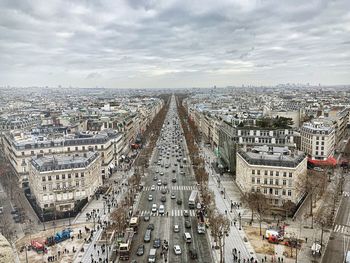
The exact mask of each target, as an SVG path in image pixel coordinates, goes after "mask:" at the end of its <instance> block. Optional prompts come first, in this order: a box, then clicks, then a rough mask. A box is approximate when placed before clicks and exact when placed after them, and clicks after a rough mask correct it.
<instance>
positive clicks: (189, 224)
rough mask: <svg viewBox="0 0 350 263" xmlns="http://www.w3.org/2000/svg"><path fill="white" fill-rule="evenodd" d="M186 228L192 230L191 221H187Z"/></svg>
mask: <svg viewBox="0 0 350 263" xmlns="http://www.w3.org/2000/svg"><path fill="white" fill-rule="evenodd" d="M185 227H186V228H191V222H190V221H189V220H186V221H185Z"/></svg>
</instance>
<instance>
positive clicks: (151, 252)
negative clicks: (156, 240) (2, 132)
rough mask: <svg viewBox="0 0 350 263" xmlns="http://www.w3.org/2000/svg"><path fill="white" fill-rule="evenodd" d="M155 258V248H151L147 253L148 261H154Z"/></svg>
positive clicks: (150, 262)
mask: <svg viewBox="0 0 350 263" xmlns="http://www.w3.org/2000/svg"><path fill="white" fill-rule="evenodd" d="M156 259H157V250H156V249H155V248H151V249H150V251H149V254H148V262H149V263H152V262H156Z"/></svg>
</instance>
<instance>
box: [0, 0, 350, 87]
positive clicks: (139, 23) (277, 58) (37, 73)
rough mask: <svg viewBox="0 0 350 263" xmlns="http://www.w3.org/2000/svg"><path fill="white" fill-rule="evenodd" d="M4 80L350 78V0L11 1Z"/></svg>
mask: <svg viewBox="0 0 350 263" xmlns="http://www.w3.org/2000/svg"><path fill="white" fill-rule="evenodd" d="M0 7H1V16H0V25H1V27H0V34H1V36H2V37H1V39H0V50H1V52H0V61H1V62H0V72H1V73H0V76H1V78H0V86H7V85H10V86H59V85H62V86H66V87H67V86H73V87H81V88H88V87H96V86H97V87H106V88H167V87H169V88H180V87H211V86H214V85H216V86H231V85H234V86H241V85H242V84H246V85H249V84H251V85H257V86H259V85H276V84H279V83H312V84H315V85H318V83H321V85H332V84H334V85H338V84H340V85H342V84H349V83H350V74H349V72H350V64H349V61H350V60H349V58H350V48H349V45H350V40H349V38H348V35H349V34H348V33H349V31H350V15H349V13H348V12H347V10H349V9H350V2H348V1H346V0H341V1H308V3H304V1H283V3H282V2H275V1H220V2H218V3H216V4H215V5H214V4H212V2H211V1H206V2H203V1H191V2H185V1H162V2H157V1H136V0H135V1H116V2H114V1H99V2H95V1H86V2H83V1H77V2H75V3H71V2H70V1H50V2H45V3H44V4H43V3H42V2H40V1H30V2H25V1H3V2H1V3H0Z"/></svg>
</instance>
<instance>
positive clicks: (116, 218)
mask: <svg viewBox="0 0 350 263" xmlns="http://www.w3.org/2000/svg"><path fill="white" fill-rule="evenodd" d="M127 213H128V210H127V208H125V207H122V206H120V207H118V208H117V209H115V210H114V211H113V212H112V213H111V216H110V218H111V221H112V227H113V229H114V230H115V231H116V232H117V234H118V235H119V234H122V233H124V231H125V229H126V227H127V223H128V216H127Z"/></svg>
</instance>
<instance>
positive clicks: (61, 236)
mask: <svg viewBox="0 0 350 263" xmlns="http://www.w3.org/2000/svg"><path fill="white" fill-rule="evenodd" d="M71 232H72V230H71V229H69V228H66V229H63V230H62V231H59V232H57V233H56V234H55V235H53V236H50V237H48V238H46V241H45V244H46V245H47V246H53V245H55V244H58V243H60V242H62V241H64V240H67V239H69V238H70V237H71Z"/></svg>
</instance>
